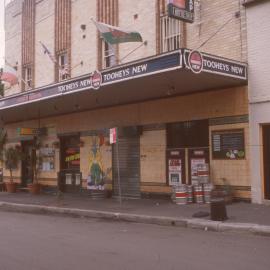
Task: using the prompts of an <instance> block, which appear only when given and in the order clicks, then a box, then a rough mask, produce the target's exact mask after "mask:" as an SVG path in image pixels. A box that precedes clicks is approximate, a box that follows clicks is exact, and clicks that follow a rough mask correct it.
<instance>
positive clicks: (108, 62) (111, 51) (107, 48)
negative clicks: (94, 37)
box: [101, 39, 116, 68]
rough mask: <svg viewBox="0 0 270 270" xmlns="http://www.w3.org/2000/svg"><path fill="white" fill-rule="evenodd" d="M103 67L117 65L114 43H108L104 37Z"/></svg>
mask: <svg viewBox="0 0 270 270" xmlns="http://www.w3.org/2000/svg"><path fill="white" fill-rule="evenodd" d="M101 43H102V67H103V68H109V67H113V66H115V65H116V56H115V54H116V50H115V46H114V45H110V44H108V43H106V42H105V41H104V40H103V39H102V42H101Z"/></svg>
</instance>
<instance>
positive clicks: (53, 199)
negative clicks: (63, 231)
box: [0, 192, 270, 236]
mask: <svg viewBox="0 0 270 270" xmlns="http://www.w3.org/2000/svg"><path fill="white" fill-rule="evenodd" d="M1 209H2V210H9V211H19V212H30V213H48V214H61V215H72V216H82V217H93V218H107V219H115V220H123V221H131V222H140V223H151V224H159V225H170V226H172V225H174V226H181V227H189V228H198V229H203V230H213V231H238V232H248V233H255V234H261V235H267V236H270V206H267V205H256V204H249V203H233V204H231V205H227V214H228V218H229V219H228V220H227V221H226V222H215V221H211V220H209V217H206V218H200V219H196V218H192V216H193V214H195V213H197V212H200V211H204V212H210V207H209V205H207V204H191V205H176V204H174V203H172V202H170V201H168V200H150V199H141V200H124V201H123V203H122V205H120V204H119V202H118V201H116V200H114V199H104V200H92V199H91V198H90V197H88V196H86V195H71V194H63V195H61V196H60V197H57V196H56V195H45V194H42V195H38V196H33V195H31V194H28V193H23V192H21V193H16V194H9V193H5V192H2V193H1V192H0V210H1Z"/></svg>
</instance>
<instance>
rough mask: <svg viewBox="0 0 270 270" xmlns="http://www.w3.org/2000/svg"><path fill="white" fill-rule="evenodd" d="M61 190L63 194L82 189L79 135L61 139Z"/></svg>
mask: <svg viewBox="0 0 270 270" xmlns="http://www.w3.org/2000/svg"><path fill="white" fill-rule="evenodd" d="M59 188H60V190H61V191H63V192H74V191H79V190H80V188H81V173H80V136H79V134H78V135H72V136H63V137H60V175H59Z"/></svg>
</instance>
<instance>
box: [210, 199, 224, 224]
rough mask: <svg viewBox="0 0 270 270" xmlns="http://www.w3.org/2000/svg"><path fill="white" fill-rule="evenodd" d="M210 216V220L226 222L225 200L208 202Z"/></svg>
mask: <svg viewBox="0 0 270 270" xmlns="http://www.w3.org/2000/svg"><path fill="white" fill-rule="evenodd" d="M210 216H211V220H214V221H224V220H227V219H228V217H227V211H226V204H225V200H224V199H222V198H218V199H212V200H211V202H210Z"/></svg>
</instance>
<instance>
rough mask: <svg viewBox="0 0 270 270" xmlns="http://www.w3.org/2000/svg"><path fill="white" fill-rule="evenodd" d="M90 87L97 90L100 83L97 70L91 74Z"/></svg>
mask: <svg viewBox="0 0 270 270" xmlns="http://www.w3.org/2000/svg"><path fill="white" fill-rule="evenodd" d="M91 80H92V87H93V88H94V89H95V90H98V89H99V88H100V86H101V84H102V75H101V73H100V72H98V71H94V72H93V73H92V75H91Z"/></svg>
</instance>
